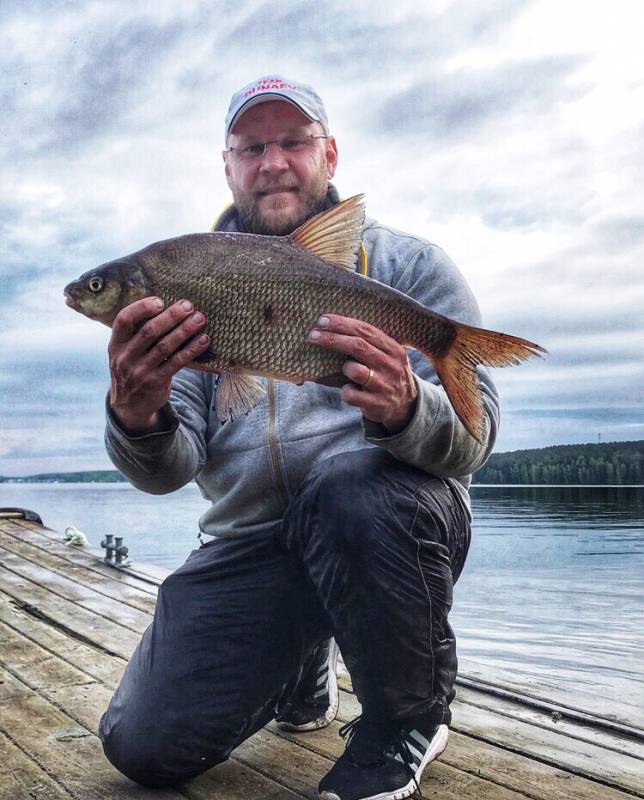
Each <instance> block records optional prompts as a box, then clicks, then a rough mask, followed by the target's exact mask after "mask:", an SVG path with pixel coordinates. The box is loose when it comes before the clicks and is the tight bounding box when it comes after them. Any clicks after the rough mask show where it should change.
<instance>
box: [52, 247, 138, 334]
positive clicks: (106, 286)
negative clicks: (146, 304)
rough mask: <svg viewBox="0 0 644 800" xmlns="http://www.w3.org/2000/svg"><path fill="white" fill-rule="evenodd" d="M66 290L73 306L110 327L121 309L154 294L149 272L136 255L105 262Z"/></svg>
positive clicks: (73, 282) (66, 298)
mask: <svg viewBox="0 0 644 800" xmlns="http://www.w3.org/2000/svg"><path fill="white" fill-rule="evenodd" d="M63 291H64V293H65V302H66V303H67V305H68V306H69V307H70V308H73V309H74V311H78V312H79V313H80V314H84V315H85V316H86V317H89V318H90V319H95V320H97V321H98V322H102V323H103V324H104V325H108V326H110V327H111V326H112V323H113V322H114V319H115V318H116V315H117V314H118V313H119V311H121V309H123V308H125V307H126V306H129V305H130V303H134V301H135V300H141V298H143V297H149V296H150V295H151V294H153V292H152V289H151V286H150V281H149V279H148V276H147V274H146V272H145V270H144V269H143V267H142V266H141V265H140V264H139V263H138V261H137V259H136V257H134V256H129V257H126V258H120V259H117V260H115V261H108V262H107V263H106V264H101V265H100V266H98V267H96V268H95V269H91V270H89V272H85V273H84V274H83V275H81V276H80V278H77V279H76V280H75V281H72V282H71V283H68V284H67V286H65V289H64V290H63Z"/></svg>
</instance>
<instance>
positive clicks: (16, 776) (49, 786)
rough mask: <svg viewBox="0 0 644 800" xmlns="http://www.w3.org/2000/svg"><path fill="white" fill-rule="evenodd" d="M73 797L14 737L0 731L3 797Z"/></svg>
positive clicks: (52, 799) (0, 792)
mask: <svg viewBox="0 0 644 800" xmlns="http://www.w3.org/2000/svg"><path fill="white" fill-rule="evenodd" d="M34 798H38V800H71V798H72V795H70V794H69V792H67V791H65V789H64V788H63V787H62V786H59V785H58V784H57V783H56V782H55V781H54V780H52V778H50V777H49V775H47V773H46V772H45V771H44V770H42V769H41V768H40V767H39V766H38V764H36V763H35V762H34V761H33V760H32V759H31V758H29V756H28V755H26V754H25V753H23V752H22V750H21V749H20V748H19V747H17V746H16V745H15V744H14V743H13V742H12V741H11V739H9V738H8V737H7V736H6V735H5V734H4V733H0V800H34Z"/></svg>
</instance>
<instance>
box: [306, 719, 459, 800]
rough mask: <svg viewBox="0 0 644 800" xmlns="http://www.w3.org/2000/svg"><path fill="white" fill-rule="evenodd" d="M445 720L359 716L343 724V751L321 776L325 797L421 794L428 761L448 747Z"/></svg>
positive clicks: (377, 798)
mask: <svg viewBox="0 0 644 800" xmlns="http://www.w3.org/2000/svg"><path fill="white" fill-rule="evenodd" d="M448 733H449V731H448V728H447V725H432V724H431V723H426V722H423V721H422V720H418V719H416V720H413V721H412V720H409V721H403V720H400V721H398V722H383V721H372V720H368V719H365V718H364V717H358V718H357V719H354V720H353V722H349V723H348V724H347V725H345V726H344V727H343V728H341V729H340V735H341V736H342V737H343V738H346V737H347V736H348V739H349V741H348V744H347V747H346V750H345V751H344V753H343V754H342V755H341V756H340V758H339V759H338V760H337V761H336V763H335V765H334V766H333V768H332V769H331V770H330V771H329V772H328V773H327V774H326V775H325V776H324V778H322V780H321V781H320V787H319V791H320V798H321V800H403V798H405V797H411V796H412V795H415V796H416V797H422V794H421V792H420V779H421V776H422V774H423V770H424V769H425V767H426V766H427V765H428V764H429V763H430V762H431V761H433V760H434V759H436V758H438V756H439V755H440V754H441V753H442V752H443V750H444V749H445V748H446V747H447V737H448Z"/></svg>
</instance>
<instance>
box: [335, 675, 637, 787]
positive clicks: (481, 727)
mask: <svg viewBox="0 0 644 800" xmlns="http://www.w3.org/2000/svg"><path fill="white" fill-rule="evenodd" d="M452 708H453V711H454V723H453V725H452V727H451V730H450V744H449V747H448V749H447V750H446V751H445V753H443V756H442V757H441V760H442V761H444V762H445V763H448V764H451V765H452V766H455V767H460V768H462V769H467V770H471V771H475V772H478V773H479V774H481V775H484V776H486V777H489V778H490V780H494V781H496V782H498V783H500V784H502V785H505V786H507V787H508V788H515V789H517V790H523V789H525V791H527V792H528V793H529V794H530V796H531V797H534V798H543V800H551V798H553V797H556V798H560V797H561V798H566V800H577V798H580V797H583V798H587V800H591V798H592V800H612V798H614V800H617V799H618V798H619V799H620V800H625V799H626V798H627V797H629V796H630V797H632V795H633V794H634V795H635V796H636V797H642V796H644V793H643V792H642V791H641V789H640V786H641V780H642V777H643V776H644V762H642V761H641V760H640V759H636V758H632V757H630V756H621V755H620V754H617V753H614V752H611V751H605V750H603V749H602V748H601V747H598V746H597V745H588V744H586V743H584V742H578V741H576V740H575V739H573V738H571V737H569V736H566V735H562V734H558V733H554V734H548V732H543V731H542V730H541V729H540V728H536V727H534V728H533V727H532V726H530V725H528V724H527V723H519V722H518V721H517V725H519V726H520V727H519V731H518V733H516V735H514V736H513V735H512V734H510V735H508V733H507V729H504V728H503V725H504V724H507V723H508V720H507V719H505V718H503V717H501V716H500V715H498V714H496V713H495V712H492V711H490V712H486V713H485V714H484V715H483V716H482V717H480V718H478V719H477V720H476V725H474V724H472V723H471V721H470V719H469V712H470V707H469V706H467V705H465V704H458V703H456V702H455V703H454V704H453V706H452ZM474 710H475V709H474ZM360 711H361V708H360V704H359V702H358V700H357V698H356V697H355V695H354V694H351V693H347V692H345V691H344V690H343V691H342V692H341V702H340V712H339V714H338V719H339V720H341V721H344V722H346V721H348V720H350V719H353V718H354V717H356V716H358V715H359V714H360ZM461 711H462V712H463V713H462V716H463V717H464V719H465V721H463V719H461V718H460V717H459V712H461ZM477 714H478V712H477ZM509 722H510V723H511V722H512V720H509ZM511 730H512V728H510V731H511ZM544 733H545V734H546V735H544ZM622 770H623V772H622ZM598 776H599V777H600V780H601V781H602V782H600V780H598V779H597V778H598ZM607 784H611V785H612V787H613V788H610V786H609V785H607ZM622 790H626V792H631V793H632V794H630V795H629V794H626V793H625V792H624V791H622Z"/></svg>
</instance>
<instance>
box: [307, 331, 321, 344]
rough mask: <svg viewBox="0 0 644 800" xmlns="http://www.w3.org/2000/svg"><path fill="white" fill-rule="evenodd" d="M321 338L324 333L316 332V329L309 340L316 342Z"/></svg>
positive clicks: (310, 334)
mask: <svg viewBox="0 0 644 800" xmlns="http://www.w3.org/2000/svg"><path fill="white" fill-rule="evenodd" d="M321 336H322V332H321V331H318V330H316V329H315V328H314V329H313V330H312V331H311V332H310V333H309V339H311V340H312V341H316V339H319V338H320V337H321Z"/></svg>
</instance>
